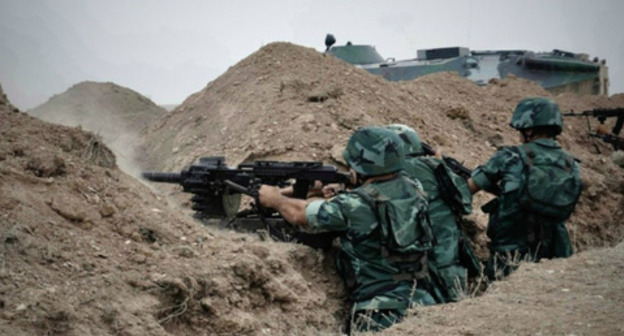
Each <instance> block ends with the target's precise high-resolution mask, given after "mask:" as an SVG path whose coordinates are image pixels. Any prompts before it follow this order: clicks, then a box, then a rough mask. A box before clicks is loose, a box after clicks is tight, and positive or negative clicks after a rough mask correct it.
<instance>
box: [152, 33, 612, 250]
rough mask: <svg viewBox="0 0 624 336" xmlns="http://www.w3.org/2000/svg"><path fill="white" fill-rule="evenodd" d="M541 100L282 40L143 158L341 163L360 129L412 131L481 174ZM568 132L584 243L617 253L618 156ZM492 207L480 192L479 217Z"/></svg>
mask: <svg viewBox="0 0 624 336" xmlns="http://www.w3.org/2000/svg"><path fill="white" fill-rule="evenodd" d="M530 96H545V97H552V96H551V95H550V94H549V93H548V92H547V91H545V90H544V89H542V88H541V87H540V86H539V85H537V84H536V83H534V82H530V81H527V80H524V79H519V78H515V77H510V78H507V79H505V80H493V81H491V82H490V83H489V84H488V85H486V86H478V85H477V84H475V83H473V82H472V81H469V80H467V79H465V78H462V77H460V76H459V75H457V74H454V73H437V74H433V75H430V76H425V77H420V78H418V79H416V80H414V81H409V82H398V83H393V82H388V81H386V80H384V79H382V78H381V77H379V76H374V75H371V74H369V73H368V72H366V71H364V70H360V69H356V68H354V67H353V66H351V65H349V64H347V63H344V62H342V61H340V60H337V59H336V58H334V57H332V56H329V55H326V54H322V53H318V52H317V51H315V50H313V49H309V48H304V47H300V46H296V45H293V44H289V43H281V42H280V43H272V44H269V45H267V46H265V47H263V48H261V49H260V50H258V51H257V52H255V53H253V54H252V55H250V56H249V57H247V58H246V59H244V60H242V61H241V62H239V63H238V64H236V65H235V66H233V67H231V68H230V69H229V70H228V71H227V72H226V73H225V74H223V75H222V76H221V77H219V78H218V79H216V80H215V81H213V82H211V83H209V84H208V85H207V86H206V88H204V89H203V90H202V91H200V92H197V93H195V94H193V95H192V96H190V97H189V98H188V99H187V100H186V101H185V102H184V103H183V104H182V105H180V106H179V107H177V108H176V109H175V110H174V111H173V112H171V113H170V114H169V115H167V116H166V117H165V118H163V119H161V120H159V121H157V122H155V123H154V124H153V125H152V126H151V127H149V128H148V129H147V130H146V132H145V133H144V139H145V142H144V144H143V145H142V146H141V149H140V153H141V155H140V157H141V159H142V160H143V161H142V162H143V164H144V166H146V167H150V168H151V169H159V170H180V169H182V168H183V167H184V166H186V165H188V164H191V163H192V162H195V161H196V160H197V158H198V157H201V156H212V155H225V156H226V157H227V161H228V163H229V164H231V165H234V164H238V163H240V162H242V161H249V160H255V159H278V160H317V161H324V162H327V163H330V164H341V163H342V158H341V153H342V149H343V148H344V145H345V143H346V140H347V139H348V137H349V135H350V134H351V133H352V131H353V130H354V129H355V128H357V127H359V126H363V125H371V124H373V125H384V124H390V123H404V124H407V125H409V126H412V127H414V128H415V129H416V130H418V131H419V132H420V134H421V136H422V138H423V139H424V140H425V142H427V143H429V144H430V145H432V146H435V147H439V148H440V149H441V150H442V151H443V152H444V153H445V154H447V155H451V156H453V157H456V158H457V159H458V160H460V161H463V162H464V163H465V165H466V166H468V167H475V166H477V165H478V164H482V163H484V162H485V161H486V160H487V159H488V158H489V157H490V156H491V155H492V154H493V153H494V151H495V150H496V148H497V147H498V146H502V145H513V144H517V137H518V136H517V133H516V132H513V131H512V130H511V129H510V128H509V126H508V123H509V118H510V113H511V111H512V110H513V108H514V107H515V105H516V104H517V103H518V101H520V100H521V99H522V98H525V97H530ZM552 98H553V99H555V100H556V101H557V102H558V103H559V104H561V106H562V109H563V110H564V111H568V110H571V109H574V110H576V111H580V110H584V109H590V108H594V107H616V106H624V100H623V99H622V95H620V96H614V97H612V98H607V97H593V96H592V97H582V96H573V95H561V96H557V97H552ZM610 122H611V121H610ZM565 125H566V126H565V131H564V134H563V135H562V136H561V138H560V141H561V143H562V145H563V146H564V148H566V149H567V150H569V151H571V152H572V153H573V154H574V155H575V156H576V157H577V158H578V159H580V160H581V161H582V162H583V164H582V169H583V179H584V182H585V184H586V186H587V188H586V192H585V193H584V194H583V196H582V197H581V201H580V204H579V206H578V209H577V211H576V213H575V214H574V216H573V217H572V219H571V220H570V231H571V234H572V239H573V241H574V245H575V247H576V248H577V250H583V249H586V248H587V247H591V246H605V245H613V244H615V243H617V242H619V241H620V240H622V236H623V232H624V225H623V224H624V223H622V219H621V218H622V208H623V206H624V196H623V194H622V193H623V192H624V171H623V170H622V169H621V168H619V167H617V166H616V165H615V164H613V163H612V162H611V160H609V159H608V158H609V155H610V152H611V150H610V149H609V148H608V147H606V146H604V145H601V147H602V148H603V153H604V154H603V155H597V154H596V153H595V151H596V150H595V148H594V146H593V145H592V142H591V140H590V139H589V138H588V137H587V135H586V134H587V129H586V124H585V120H583V119H566V120H565ZM184 197H185V198H186V199H187V198H188V195H186V196H184ZM487 200H489V197H488V196H487V195H478V196H477V197H476V200H475V201H476V205H477V206H476V207H475V209H478V206H479V205H481V204H483V203H485V202H486V201H487ZM473 217H474V220H475V222H476V223H477V230H476V233H477V234H476V235H475V237H474V239H475V241H478V242H479V244H480V245H484V242H485V240H484V236H483V233H484V228H485V225H486V217H485V215H484V214H482V213H481V212H480V211H478V210H477V211H475V214H474V215H473ZM482 253H486V251H483V252H482Z"/></svg>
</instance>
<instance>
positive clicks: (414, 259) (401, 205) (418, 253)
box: [337, 176, 434, 301]
mask: <svg viewBox="0 0 624 336" xmlns="http://www.w3.org/2000/svg"><path fill="white" fill-rule="evenodd" d="M397 178H398V179H401V183H406V184H408V185H410V186H413V188H414V193H413V194H411V195H409V197H404V198H400V199H397V198H390V197H388V196H387V195H384V194H383V192H382V191H381V190H380V188H378V187H377V186H376V184H375V183H371V184H366V185H364V186H362V187H360V188H357V189H355V190H353V191H350V192H348V193H350V194H354V195H357V196H359V198H361V199H362V200H363V201H364V203H365V204H367V205H368V206H369V207H370V208H371V210H372V211H373V213H374V215H375V219H376V220H375V225H374V226H373V227H371V230H370V231H369V232H368V234H366V235H363V236H360V237H351V238H349V241H350V243H351V244H352V245H353V246H362V244H368V243H369V242H370V241H376V242H379V244H378V246H379V249H380V250H379V251H378V252H379V255H380V256H381V257H382V258H383V259H384V260H385V262H386V263H387V264H388V265H390V266H391V268H393V269H395V272H393V273H392V274H380V275H379V276H380V278H379V279H378V280H379V281H380V282H385V283H386V284H385V285H383V286H381V287H378V288H377V289H376V290H373V291H370V292H367V293H365V294H363V295H358V297H355V298H352V299H354V301H363V300H368V299H371V298H373V297H375V296H376V295H378V294H380V293H383V292H385V291H388V290H392V289H393V288H396V287H397V286H398V285H399V284H400V283H404V282H405V281H413V280H415V279H422V278H425V277H426V276H427V274H428V270H427V251H428V250H430V249H431V247H432V244H433V242H434V237H433V233H432V229H431V223H430V222H429V215H428V203H427V199H426V195H425V194H424V192H423V191H422V187H421V186H420V185H419V184H418V182H416V181H414V180H412V179H410V178H407V177H404V176H400V177H397ZM337 261H338V262H339V265H338V268H339V272H340V273H341V274H342V276H343V278H344V279H345V284H346V286H347V289H348V290H351V289H353V288H354V287H355V286H356V285H357V281H358V279H356V274H355V272H354V271H353V265H351V262H354V260H348V258H347V256H346V255H345V254H344V253H342V254H341V260H337ZM355 262H357V261H355ZM384 278H385V279H384Z"/></svg>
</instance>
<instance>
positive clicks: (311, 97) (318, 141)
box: [0, 43, 624, 336]
mask: <svg viewBox="0 0 624 336" xmlns="http://www.w3.org/2000/svg"><path fill="white" fill-rule="evenodd" d="M85 95H87V94H85ZM534 95H541V96H549V95H548V93H546V92H544V91H543V90H542V89H541V88H540V87H539V86H537V85H535V84H533V83H530V82H527V81H524V80H520V79H516V78H510V79H507V80H504V81H493V82H491V83H490V84H489V85H487V86H484V87H480V86H477V85H475V84H474V83H472V82H470V81H467V80H465V79H463V78H460V77H459V76H457V75H454V74H450V73H441V74H436V75H432V76H428V77H422V78H419V79H418V80H415V81H411V82H402V83H390V82H386V81H385V80H383V79H382V78H380V77H375V76H373V75H370V74H369V73H367V72H365V71H362V70H358V69H355V68H353V67H352V66H350V65H348V64H346V63H343V62H341V61H339V60H336V59H335V58H334V57H332V56H327V55H324V54H320V53H318V52H316V51H314V50H312V49H307V48H302V47H299V46H295V45H292V44H288V43H273V44H270V45H267V46H265V47H263V48H262V49H260V50H258V51H257V52H256V53H254V54H252V55H250V56H249V57H248V58H246V59H245V60H243V61H241V62H239V63H238V64H236V65H235V66H233V67H232V68H230V70H228V71H227V72H226V73H225V74H224V75H223V76H221V77H219V78H218V79H216V80H215V81H213V82H211V83H210V84H209V85H208V86H207V87H206V88H205V89H204V90H202V91H200V92H198V93H196V94H193V95H191V96H190V97H189V98H188V99H187V100H186V101H185V102H184V103H183V104H182V105H180V106H178V107H177V108H176V109H175V110H174V111H172V112H171V113H170V114H166V115H164V116H163V117H162V119H159V120H157V121H155V122H154V123H153V124H152V125H151V126H150V127H149V128H146V129H144V132H143V133H142V135H143V136H144V137H145V139H144V140H143V144H142V147H141V148H140V150H139V153H140V157H141V159H143V162H144V163H145V166H146V167H148V168H150V169H160V170H179V169H181V168H182V167H183V166H185V165H187V164H189V163H191V162H194V161H196V159H197V158H198V157H200V156H207V155H217V154H220V155H226V156H227V158H228V162H229V163H230V164H232V165H233V164H236V163H238V162H242V161H245V160H253V159H264V158H270V159H280V160H295V159H297V160H321V161H324V162H327V163H333V164H340V162H341V160H342V159H341V158H340V153H341V151H342V148H343V146H344V144H345V142H346V140H347V138H348V137H349V135H350V134H351V132H352V131H353V130H354V129H355V128H357V127H358V126H362V125H368V124H388V123H395V122H400V123H405V124H408V125H410V126H412V127H415V128H416V129H417V130H418V131H419V132H420V133H421V134H422V135H423V138H424V139H425V141H427V142H429V143H430V144H431V145H433V146H435V147H440V148H442V149H443V150H444V152H445V153H446V154H449V155H452V156H455V157H456V158H458V159H459V160H463V161H465V162H466V165H467V166H469V167H474V166H476V165H477V164H480V163H483V162H485V160H486V159H487V158H488V157H489V156H490V155H491V154H492V153H493V152H494V150H495V148H496V146H499V145H504V144H514V143H516V137H517V135H516V134H515V132H511V131H510V129H509V128H508V126H507V123H508V120H509V115H510V111H511V109H512V108H513V107H514V106H515V104H516V103H517V102H518V100H520V99H521V98H524V97H525V96H534ZM79 98H80V97H78V98H75V99H77V100H78V99H79ZM554 99H556V100H557V101H558V102H559V103H560V104H561V106H562V107H563V109H564V110H569V109H572V108H574V109H575V110H577V111H580V110H582V109H587V108H592V107H597V106H602V107H612V106H624V95H618V96H614V97H611V98H604V97H602V98H598V97H578V96H570V95H562V96H557V97H554ZM52 100H54V99H51V101H52ZM84 104H87V103H84ZM84 106H87V105H84ZM93 110H95V109H91V108H86V107H85V108H83V110H81V111H83V112H81V113H78V114H80V115H82V114H84V115H85V116H86V115H87V114H88V112H87V111H93ZM51 111H53V110H51ZM124 111H126V110H124ZM51 114H54V112H51ZM91 116H92V118H94V119H96V120H100V122H101V116H100V115H91ZM0 120H2V122H1V123H0V239H1V241H2V244H1V245H0V255H1V259H0V260H1V263H0V294H1V296H0V334H3V335H18V336H21V335H104V334H116V335H127V336H134V335H137V336H138V335H158V336H164V335H215V334H226V335H238V334H247V335H293V334H295V335H302V336H305V335H319V334H324V335H338V334H339V330H340V328H341V325H342V322H343V321H344V316H345V311H344V300H345V297H344V293H343V290H342V285H341V282H340V280H339V279H338V278H337V277H336V276H335V273H334V271H333V266H332V263H331V260H329V259H328V258H327V257H326V255H324V254H323V253H320V252H316V251H314V250H312V249H310V248H307V247H304V246H300V245H295V244H287V243H274V242H269V241H261V240H260V239H259V238H257V237H256V236H252V235H243V234H236V233H231V232H223V231H214V230H211V229H210V228H205V227H202V226H200V225H199V224H197V223H196V222H194V221H192V220H191V218H190V216H187V215H183V213H185V212H187V211H188V208H183V209H179V208H178V207H177V205H176V204H173V205H170V204H169V203H168V202H166V201H165V200H163V199H160V198H158V197H157V196H156V195H155V194H154V193H153V192H152V191H151V190H149V189H148V188H147V187H145V186H144V185H143V184H141V183H140V182H139V181H137V180H136V179H134V178H132V177H131V176H129V175H126V174H125V173H123V172H121V171H120V170H118V169H117V168H116V162H115V156H114V155H113V153H112V151H111V150H110V149H109V147H108V146H106V145H104V144H103V143H102V142H101V141H100V140H99V137H98V136H95V135H94V134H93V133H89V132H85V131H83V130H81V129H80V128H71V127H65V126H61V125H54V124H48V123H46V122H43V121H41V120H38V119H36V118H32V117H30V116H29V115H27V114H25V113H22V112H19V111H18V110H17V109H15V108H14V107H12V106H11V105H10V103H9V102H8V101H7V100H6V99H5V98H4V96H3V95H2V92H1V89H0ZM86 122H87V121H85V123H86ZM115 122H116V121H115ZM610 122H611V121H610ZM110 123H112V121H111V122H110ZM94 125H96V126H97V124H94ZM84 127H85V128H86V126H84ZM138 129H139V126H138V125H137V128H136V129H133V130H135V131H136V130H138ZM98 130H99V131H100V134H101V135H102V136H104V134H103V132H102V129H96V131H98ZM586 132H587V129H586V125H585V120H583V119H569V120H568V119H566V125H565V131H564V135H563V136H562V138H561V142H562V144H563V146H564V147H566V148H567V149H568V150H570V151H571V152H572V153H574V155H575V156H577V157H578V158H579V159H581V160H582V161H583V164H582V167H583V168H582V169H583V178H584V182H585V183H586V185H587V188H586V190H585V192H584V194H583V196H582V199H581V201H580V204H579V206H578V209H577V211H576V212H575V214H574V216H573V218H572V219H571V221H570V230H571V232H572V235H573V239H574V242H575V246H576V247H577V248H578V249H579V250H585V249H589V248H590V247H596V246H602V245H614V244H615V242H617V241H619V240H621V234H622V226H623V225H622V208H623V206H622V205H623V204H622V199H623V195H622V193H623V192H624V183H623V181H624V176H623V173H622V169H620V168H619V167H616V166H615V165H614V164H613V163H611V161H610V160H609V159H608V155H610V149H609V148H608V147H606V146H601V150H602V151H603V154H601V155H598V154H596V153H595V148H594V146H593V144H592V142H591V140H590V139H589V138H588V137H587V136H585V134H586ZM169 190H173V188H171V189H169ZM176 193H178V195H177V196H179V197H180V198H183V199H185V200H188V198H189V195H186V194H182V195H180V194H179V192H178V191H176ZM486 199H487V197H485V196H479V198H477V200H476V201H477V204H480V203H483V202H484V201H485V200H486ZM180 210H182V211H180ZM476 212H477V214H475V216H474V220H475V221H476V222H477V225H479V226H481V233H482V228H483V227H484V225H485V216H483V215H482V214H480V212H479V211H478V210H477V211H476ZM475 237H482V234H481V235H479V232H477V233H476V235H475ZM478 242H479V243H483V241H478ZM623 250H624V248H623V245H621V244H620V245H618V246H617V247H616V248H612V249H605V250H598V249H593V250H592V251H586V252H583V253H580V254H577V255H576V256H574V257H572V258H570V259H567V260H559V261H550V262H549V261H546V262H543V263H540V264H531V265H526V266H523V267H522V269H521V270H520V271H519V272H518V273H516V274H514V275H512V276H511V277H510V278H509V281H504V282H501V283H499V284H497V285H496V286H495V287H492V288H491V289H490V290H489V291H488V292H486V293H485V295H482V296H480V297H478V298H475V299H471V300H466V301H463V302H461V303H459V304H450V305H444V306H439V307H429V308H426V309H425V308H423V309H417V310H416V311H415V314H416V315H415V316H413V317H410V318H409V319H408V320H407V321H405V322H404V323H403V324H400V325H398V326H396V327H394V328H393V329H391V330H388V331H386V332H384V333H381V334H380V335H384V334H386V335H395V334H417V333H418V334H421V333H422V334H428V333H441V334H446V333H448V334H453V333H454V334H461V335H477V334H501V333H505V334H507V333H511V334H513V333H514V332H515V333H517V334H529V333H530V334H535V333H540V332H542V333H544V334H553V333H562V332H566V333H570V332H579V330H582V331H583V332H584V333H585V331H587V332H586V333H591V334H619V332H618V330H619V331H620V332H621V329H622V326H621V325H619V324H618V323H619V322H618V321H619V320H617V318H618V316H616V315H615V314H616V313H618V312H619V310H618V307H620V306H621V303H622V301H623V297H622V293H624V291H622V288H621V285H622V282H621V281H620V277H621V269H622V267H623V266H622V260H623V259H622V251H623ZM484 252H485V251H484ZM489 312H492V313H489ZM499 312H503V313H504V318H500V316H499V315H496V316H494V314H495V313H499ZM493 321H496V323H493ZM577 323H581V324H577ZM582 323H585V324H582ZM590 324H591V325H592V326H598V325H599V327H595V328H594V329H589V328H590V327H591V326H589V325H590Z"/></svg>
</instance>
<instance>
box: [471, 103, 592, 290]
mask: <svg viewBox="0 0 624 336" xmlns="http://www.w3.org/2000/svg"><path fill="white" fill-rule="evenodd" d="M544 106H546V107H544ZM549 107H550V108H552V109H553V110H552V111H548V110H546V109H547V108H549ZM544 111H546V112H552V113H545V112H544ZM553 111H554V112H553ZM540 113H541V114H540ZM540 116H546V117H545V118H541V119H540ZM536 120H537V121H536ZM536 124H537V125H536ZM510 125H511V126H512V127H513V128H516V129H518V130H521V131H522V130H524V129H529V128H532V127H536V126H553V127H555V128H557V129H558V132H561V128H562V127H561V125H562V120H561V114H560V113H559V110H558V107H556V104H554V103H552V102H551V101H548V100H545V99H541V98H537V99H536V98H533V99H525V100H523V101H522V102H520V104H518V107H517V108H516V110H515V112H514V116H513V117H512V122H511V124H510ZM526 150H530V152H531V153H532V155H534V160H542V161H544V162H550V163H552V164H553V165H554V164H560V163H561V161H562V160H565V158H571V156H570V155H569V154H568V153H566V152H565V151H564V150H563V149H562V148H561V146H559V144H558V143H557V142H556V141H555V140H553V139H544V138H542V139H537V140H535V141H532V142H529V143H526V144H524V145H519V146H512V147H502V148H500V149H499V150H498V151H497V152H496V153H495V154H494V156H493V157H492V158H490V160H489V161H488V162H487V163H486V164H485V165H483V166H481V167H478V168H477V169H475V170H474V171H473V173H472V179H473V182H474V183H475V185H476V186H477V187H479V188H480V189H483V190H488V189H491V187H492V186H494V185H498V186H499V187H500V189H501V194H500V195H499V196H498V198H497V199H495V200H493V201H492V202H490V203H488V204H486V205H485V206H484V207H483V208H482V209H483V210H484V212H486V213H489V215H490V217H489V222H488V230H487V234H488V237H489V238H490V240H491V241H490V243H489V248H490V258H489V260H488V263H487V265H486V275H487V276H488V278H490V279H491V280H495V279H497V278H500V277H501V276H506V275H509V273H510V272H511V271H513V270H515V269H516V268H517V266H518V262H519V261H520V260H526V259H528V260H534V261H538V260H539V259H540V258H556V257H559V258H565V257H568V256H570V255H571V254H572V246H571V244H570V238H569V236H568V231H567V229H566V227H565V221H556V220H549V219H547V218H544V217H539V218H538V219H535V218H534V217H533V216H534V215H533V214H531V213H529V212H527V211H526V209H525V207H524V206H523V204H522V203H521V202H520V199H521V197H522V196H523V193H524V192H525V191H524V190H525V187H526V186H525V184H526V181H525V180H526V178H525V176H526V175H525V168H526V163H525V160H524V158H523V154H522V153H523V152H526ZM570 161H571V173H572V174H573V175H574V176H575V177H576V178H578V180H579V181H580V171H579V167H578V164H576V162H574V161H573V160H570ZM564 164H565V162H564ZM548 189H549V187H548V186H547V185H545V186H543V190H548ZM533 220H538V221H539V223H540V224H541V229H540V230H541V237H538V238H537V241H536V242H534V241H532V239H531V230H530V227H531V223H532V221H533Z"/></svg>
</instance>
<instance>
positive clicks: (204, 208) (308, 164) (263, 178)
mask: <svg viewBox="0 0 624 336" xmlns="http://www.w3.org/2000/svg"><path fill="white" fill-rule="evenodd" d="M142 176H143V177H144V178H145V179H147V180H150V181H153V182H164V183H177V184H179V185H181V186H182V190H183V191H184V192H187V193H191V194H194V196H193V197H192V198H191V201H192V202H193V207H192V209H193V210H195V211H196V212H197V213H198V215H200V216H201V217H205V218H224V217H225V218H231V217H233V216H234V215H236V212H238V208H239V205H240V196H241V194H247V195H249V196H252V197H254V198H257V196H258V188H259V187H260V184H268V185H274V186H279V187H286V186H288V185H290V180H291V179H294V180H295V184H294V185H293V189H294V194H293V196H294V197H296V198H301V199H303V198H305V197H306V196H307V193H308V190H309V188H310V186H311V185H313V184H314V182H315V181H321V182H322V183H323V184H326V183H347V182H348V180H349V175H348V174H347V173H342V172H339V171H338V170H337V169H336V167H334V166H326V165H323V163H322V162H313V161H293V162H280V161H255V162H253V163H242V164H240V165H238V167H236V168H232V167H228V166H227V165H226V164H225V158H224V157H222V156H212V157H203V158H200V159H199V164H196V165H191V166H190V167H188V168H187V169H184V170H182V172H180V173H156V172H143V174H142ZM237 196H238V201H236V197H237ZM255 201H256V204H255V206H256V207H259V206H260V205H259V204H257V199H256V200H255Z"/></svg>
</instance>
